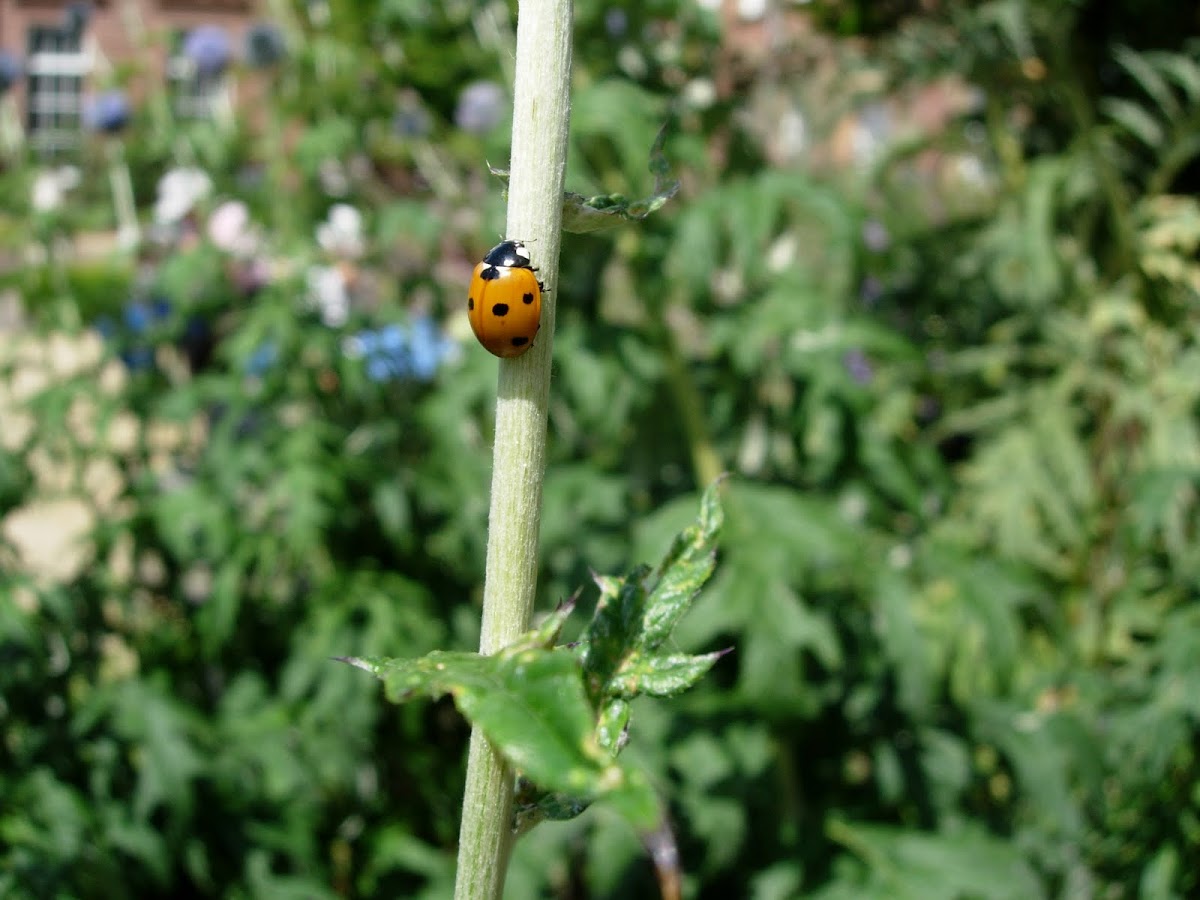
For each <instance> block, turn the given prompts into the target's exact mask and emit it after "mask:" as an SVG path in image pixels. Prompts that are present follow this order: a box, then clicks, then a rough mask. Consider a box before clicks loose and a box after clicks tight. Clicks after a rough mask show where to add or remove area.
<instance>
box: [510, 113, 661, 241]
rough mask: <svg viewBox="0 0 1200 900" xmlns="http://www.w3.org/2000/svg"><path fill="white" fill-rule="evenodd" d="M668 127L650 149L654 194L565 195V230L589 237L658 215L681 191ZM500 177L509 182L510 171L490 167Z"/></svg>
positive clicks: (563, 222) (563, 214)
mask: <svg viewBox="0 0 1200 900" xmlns="http://www.w3.org/2000/svg"><path fill="white" fill-rule="evenodd" d="M666 133H667V126H666V125H664V126H663V127H662V128H661V129H660V130H659V132H658V137H656V138H655V140H654V145H653V146H652V147H651V148H650V163H649V169H650V172H651V174H653V175H654V191H653V193H651V194H650V195H649V196H648V197H643V198H641V199H640V200H630V199H629V198H628V197H626V196H625V195H624V194H597V195H595V196H592V197H585V196H584V195H583V194H576V193H573V192H571V191H564V192H563V208H562V216H563V220H562V227H563V230H564V231H569V232H571V233H572V234H588V233H590V232H594V231H604V230H605V229H608V228H615V227H616V226H618V225H621V224H623V223H625V222H637V221H640V220H642V219H644V218H646V217H647V216H649V215H650V214H651V213H653V212H657V211H658V210H659V209H661V208H662V207H663V206H664V205H666V203H667V201H668V200H670V199H671V198H672V197H674V196H675V195H676V194H677V193H678V192H679V181H678V180H675V179H672V178H670V171H671V167H670V163H668V162H667V159H666V156H665V155H664V153H663V143H664V140H665V138H666ZM488 169H489V170H490V171H491V173H492V174H493V175H495V176H496V177H497V178H500V179H502V180H504V181H506V182H507V180H508V171H507V170H505V169H497V168H496V167H495V166H488Z"/></svg>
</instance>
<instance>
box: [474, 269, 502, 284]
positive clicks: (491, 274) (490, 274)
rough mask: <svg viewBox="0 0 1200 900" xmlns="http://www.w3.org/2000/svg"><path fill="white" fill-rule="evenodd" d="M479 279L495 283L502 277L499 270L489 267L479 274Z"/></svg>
mask: <svg viewBox="0 0 1200 900" xmlns="http://www.w3.org/2000/svg"><path fill="white" fill-rule="evenodd" d="M479 277H480V278H482V279H483V280H484V281H495V280H496V279H497V278H499V277H500V270H499V269H497V268H496V267H495V266H488V267H487V268H486V269H484V270H483V271H482V272H480V273H479Z"/></svg>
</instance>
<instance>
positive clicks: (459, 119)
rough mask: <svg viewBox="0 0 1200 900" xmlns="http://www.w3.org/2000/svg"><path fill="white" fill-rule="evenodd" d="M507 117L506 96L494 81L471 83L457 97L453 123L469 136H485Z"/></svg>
mask: <svg viewBox="0 0 1200 900" xmlns="http://www.w3.org/2000/svg"><path fill="white" fill-rule="evenodd" d="M507 115H508V95H507V94H506V93H505V92H504V88H502V87H500V85H498V84H496V82H494V81H473V82H471V84H468V85H467V86H466V87H465V88H463V89H462V92H461V93H460V94H459V95H458V106H457V107H455V110H454V123H455V124H456V125H458V127H459V128H461V129H462V130H463V131H467V132H470V133H471V134H487V133H488V132H489V131H491V130H492V129H493V128H495V127H496V126H497V125H499V124H500V123H501V122H503V121H504V119H505V117H506V116H507Z"/></svg>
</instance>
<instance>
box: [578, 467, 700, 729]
mask: <svg viewBox="0 0 1200 900" xmlns="http://www.w3.org/2000/svg"><path fill="white" fill-rule="evenodd" d="M719 485H720V482H719V481H718V482H716V483H714V484H713V485H712V486H711V487H709V488H708V490H706V491H705V493H704V497H703V498H702V500H701V504H700V519H699V521H698V522H697V523H696V524H695V525H692V526H690V527H688V528H685V529H684V530H683V531H682V532H681V533H680V534H678V535H676V537H675V540H674V541H673V542H672V544H671V547H670V549H669V550H668V551H667V554H666V556H665V557H664V558H663V561H662V562H661V563H660V564H659V566H658V567H657V569H656V570H655V573H656V575H657V579H656V581H655V583H654V587H653V589H651V590H649V591H648V589H647V584H648V581H649V579H648V574H649V569H648V568H647V567H646V566H639V567H638V568H636V569H634V570H633V571H632V572H631V573H630V574H629V576H627V577H626V578H624V579H613V578H606V577H602V576H597V577H596V579H595V580H596V584H597V585H598V586H599V588H600V601H599V602H598V603H597V604H596V612H595V614H594V615H593V617H592V621H591V623H590V624H589V625H588V628H587V630H586V631H585V633H584V635H583V637H582V639H581V641H580V645H581V647H582V652H581V657H582V659H583V667H584V673H585V677H586V682H587V690H588V695H589V697H590V698H591V700H592V703H593V705H595V706H599V705H600V704H601V703H603V702H604V699H605V698H606V697H612V696H624V697H627V698H632V697H633V696H636V694H637V693H639V692H641V690H642V689H640V688H639V687H638V685H639V681H640V680H642V679H645V681H643V682H642V684H643V685H654V686H655V687H654V688H652V689H650V690H647V691H645V692H647V693H659V692H660V691H661V692H664V693H662V694H661V695H667V694H674V693H678V692H679V691H681V690H684V689H685V688H686V687H689V686H690V685H691V684H694V683H695V679H692V680H691V681H687V679H686V677H685V673H684V671H683V670H682V669H679V670H676V667H677V666H679V665H680V664H681V663H680V660H681V657H666V658H665V659H667V660H671V662H663V661H662V660H660V658H659V657H657V656H655V655H654V651H655V650H657V649H658V648H659V647H660V646H661V645H662V643H663V642H664V641H665V640H666V639H667V638H668V637H669V636H670V634H671V631H672V629H673V628H674V627H675V625H676V623H677V622H678V621H679V618H680V617H681V616H682V615H683V614H684V612H686V611H687V609H688V608H689V607H690V606H691V604H692V601H693V600H694V599H695V597H696V594H697V593H698V592H699V590H700V588H701V587H702V586H703V585H704V583H705V582H706V581H707V580H708V578H709V576H710V575H712V571H713V567H714V565H715V546H716V538H717V534H718V533H719V531H720V528H721V524H722V522H723V521H724V515H723V513H722V510H721V505H720V499H719ZM715 661H716V658H715V657H714V658H713V660H712V661H710V662H708V663H707V664H706V665H704V666H703V669H702V670H701V671H699V672H697V674H696V678H699V676H700V675H702V674H703V671H706V670H707V668H708V667H710V666H711V665H712V662H715ZM660 664H661V665H662V666H663V668H662V669H661V670H660V669H659V668H658V667H659V666H660ZM698 665H699V664H698ZM673 670H674V671H675V675H673V676H672V675H668V674H667V673H668V672H669V671H673ZM656 674H657V675H661V677H656ZM685 681H686V683H685Z"/></svg>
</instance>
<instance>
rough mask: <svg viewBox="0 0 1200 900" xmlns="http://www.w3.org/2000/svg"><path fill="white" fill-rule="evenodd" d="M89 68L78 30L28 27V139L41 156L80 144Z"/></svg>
mask: <svg viewBox="0 0 1200 900" xmlns="http://www.w3.org/2000/svg"><path fill="white" fill-rule="evenodd" d="M89 68H90V62H89V59H88V56H87V55H86V54H85V53H84V52H83V49H82V45H81V42H80V35H79V33H78V32H76V31H74V30H72V29H69V28H64V27H62V26H59V25H34V26H32V27H31V28H30V29H29V60H28V76H27V82H26V84H27V90H28V96H29V112H28V125H29V141H30V143H31V144H32V145H33V147H34V149H35V150H37V151H38V152H39V153H40V154H41V155H43V156H49V157H56V156H62V155H64V154H68V153H70V152H71V151H73V150H74V149H75V148H76V147H78V146H79V134H80V116H81V113H82V109H83V79H84V76H85V75H86V74H87V72H88V69H89Z"/></svg>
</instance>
